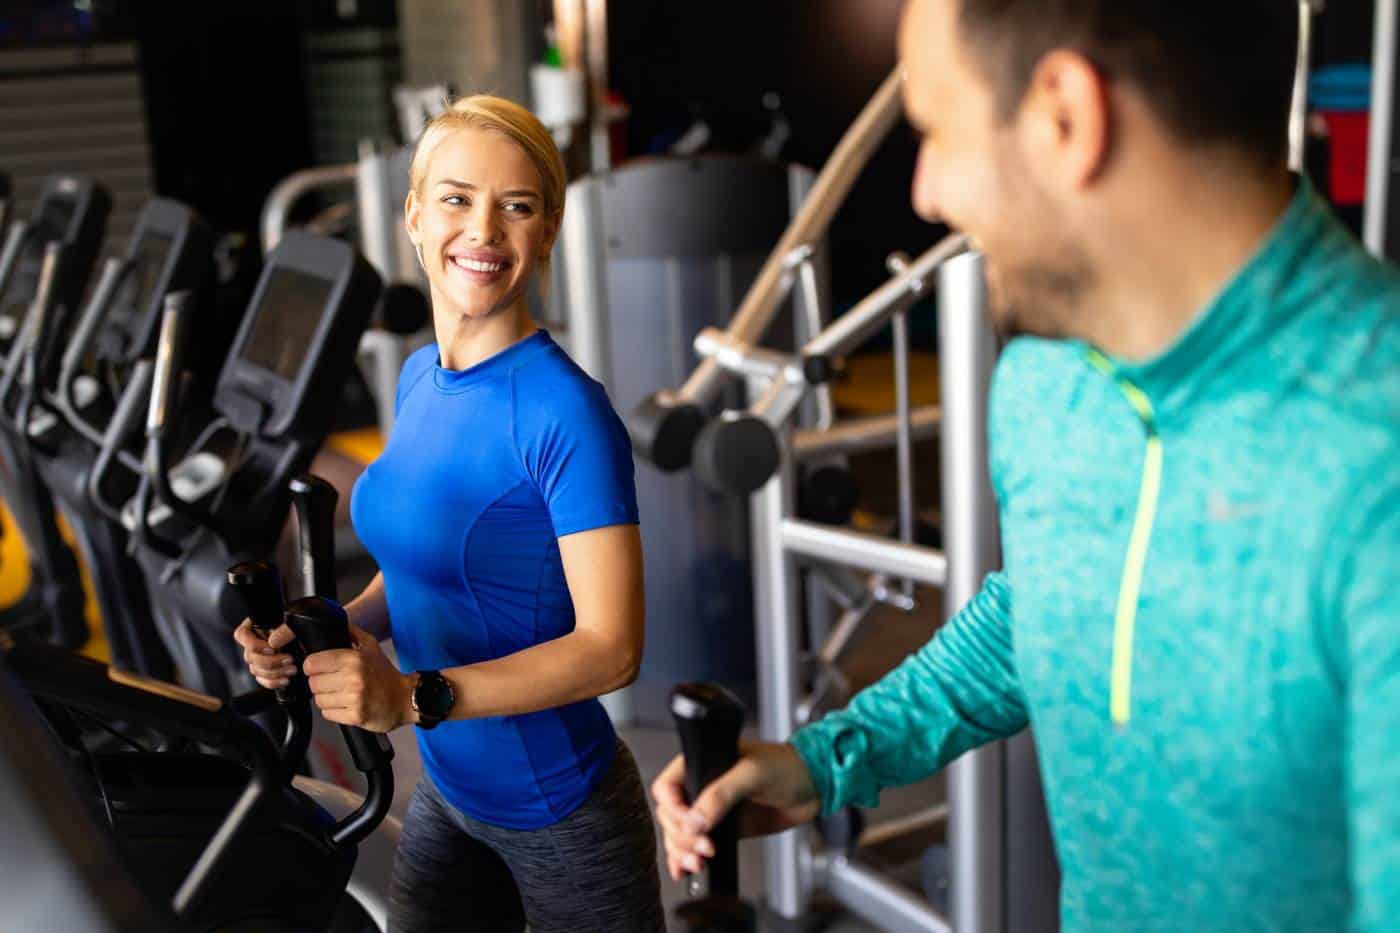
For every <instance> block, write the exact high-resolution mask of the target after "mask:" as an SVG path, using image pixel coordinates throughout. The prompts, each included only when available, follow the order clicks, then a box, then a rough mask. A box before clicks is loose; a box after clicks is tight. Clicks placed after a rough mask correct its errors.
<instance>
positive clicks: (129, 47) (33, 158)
mask: <svg viewBox="0 0 1400 933" xmlns="http://www.w3.org/2000/svg"><path fill="white" fill-rule="evenodd" d="M0 126H3V127H4V131H3V132H0V171H5V172H8V173H9V174H10V176H11V178H12V180H13V182H14V189H15V206H16V210H17V212H18V213H17V216H26V215H28V214H29V212H30V211H32V210H33V208H34V203H35V201H36V200H37V199H38V196H39V188H40V186H41V185H42V184H43V180H44V178H45V177H47V176H49V175H52V174H54V173H56V172H72V173H76V174H81V175H87V176H90V177H92V178H94V179H96V180H97V181H100V182H101V183H102V184H104V185H106V186H107V187H108V188H109V189H110V190H111V192H112V199H113V205H112V214H111V218H110V220H109V221H108V224H107V241H106V242H107V244H113V243H123V242H125V241H126V239H127V237H128V236H129V235H130V233H131V231H132V229H133V228H134V227H135V224H136V216H137V214H138V213H140V211H141V208H142V207H143V206H144V205H145V203H146V201H147V200H149V199H150V197H151V195H152V193H153V192H152V180H151V148H150V142H149V137H148V135H147V126H146V110H145V102H144V100H143V97H142V93H141V74H140V62H139V59H138V58H137V50H136V46H135V45H133V44H131V43H103V44H98V45H94V46H91V47H88V48H62V49H22V50H0ZM103 251H104V253H105V252H111V247H110V246H104V247H103Z"/></svg>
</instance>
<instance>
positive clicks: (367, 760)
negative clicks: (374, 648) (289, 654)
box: [286, 596, 394, 772]
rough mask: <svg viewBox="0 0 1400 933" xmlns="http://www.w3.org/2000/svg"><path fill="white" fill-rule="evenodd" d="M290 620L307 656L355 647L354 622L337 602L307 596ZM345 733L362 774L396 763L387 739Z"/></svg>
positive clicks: (352, 730)
mask: <svg viewBox="0 0 1400 933" xmlns="http://www.w3.org/2000/svg"><path fill="white" fill-rule="evenodd" d="M286 619H287V624H288V625H289V626H291V629H292V632H293V633H294V634H295V635H296V637H297V641H299V642H301V645H302V647H303V648H305V649H306V653H307V654H315V653H316V652H318V651H334V650H336V649H339V648H349V647H351V645H352V644H353V642H352V641H351V638H350V619H349V617H348V616H346V614H345V610H344V609H343V608H342V607H341V605H340V604H339V603H337V602H336V601H335V600H332V599H327V598H326V597H324V596H303V597H302V598H301V599H296V600H293V601H292V602H291V603H290V604H289V605H288V606H287V614H286ZM341 732H342V733H343V734H344V736H345V744H346V745H348V746H350V757H351V758H353V759H354V761H355V767H356V768H358V769H359V770H360V771H362V772H369V771H374V770H377V769H379V768H382V767H385V766H386V765H387V764H388V763H389V762H390V761H392V760H393V757H394V752H393V749H392V748H390V746H389V742H388V740H387V739H386V738H384V736H382V735H380V734H378V733H375V732H368V731H366V730H364V729H359V728H356V727H354V726H342V727H341Z"/></svg>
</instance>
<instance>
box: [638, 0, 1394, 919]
mask: <svg viewBox="0 0 1400 933" xmlns="http://www.w3.org/2000/svg"><path fill="white" fill-rule="evenodd" d="M1294 15H1295V12H1294V8H1293V5H1292V4H1291V3H1285V2H1282V0H1224V2H1221V0H1210V2H1204V0H1177V2H1174V3H1164V2H1160V0H1063V2H1059V3H1054V4H1047V3H1044V2H1043V0H1039V2H1036V0H912V2H911V3H910V6H909V9H908V11H907V13H906V17H905V21H904V23H903V26H902V29H901V51H902V59H903V61H904V63H905V66H906V68H907V73H906V88H905V100H906V109H907V111H908V114H909V116H910V119H911V122H913V124H914V125H915V127H916V128H917V129H919V130H920V131H921V132H922V134H923V142H922V147H921V150H920V155H919V162H918V168H917V172H916V177H915V181H914V192H913V197H914V203H915V207H916V208H917V209H918V210H919V212H920V214H921V215H922V216H924V217H926V218H928V219H930V220H932V219H935V218H937V219H944V220H946V221H947V222H948V223H949V224H950V225H952V226H955V227H958V228H960V229H962V230H964V231H966V232H968V233H969V234H971V235H972V236H973V237H975V238H976V240H977V241H978V243H979V246H980V248H981V249H982V250H983V252H984V253H985V255H986V259H987V269H988V281H989V286H990V288H991V294H992V303H993V305H994V309H993V314H994V316H995V320H996V323H997V325H998V326H999V328H1000V329H1001V330H1002V331H1003V332H1005V333H1007V335H1008V336H1014V337H1016V338H1017V339H1013V340H1011V342H1010V343H1009V345H1008V346H1007V347H1006V349H1005V351H1004V353H1003V355H1002V359H1001V360H1000V362H999V364H998V368H997V372H996V375H995V379H994V384H993V390H992V399H991V406H990V411H991V414H990V425H989V436H990V443H991V464H992V474H993V475H992V482H993V487H994V489H995V491H996V494H997V499H998V503H999V508H1000V520H1001V533H1002V543H1003V559H1004V570H1003V571H1002V572H1000V573H997V574H994V575H992V576H991V577H989V578H988V579H987V581H986V584H985V586H984V587H983V589H982V591H981V592H980V593H979V594H978V595H977V596H976V597H974V598H973V599H972V600H971V601H970V602H969V603H968V605H967V606H965V607H964V608H963V609H962V610H961V611H960V612H958V613H957V614H956V615H955V616H954V617H953V618H952V619H951V620H950V621H949V622H948V624H947V625H946V626H945V627H944V628H943V629H942V630H941V631H940V632H939V634H938V635H937V636H936V637H935V638H934V639H933V641H931V642H930V643H929V644H928V645H927V646H926V647H924V648H923V649H922V650H920V651H919V652H918V653H917V654H916V655H914V656H912V657H911V658H909V659H908V660H906V661H905V662H904V663H903V664H902V665H901V666H900V667H898V668H897V669H896V670H894V671H893V672H891V673H890V674H889V675H888V676H886V677H885V678H884V679H883V680H881V681H880V682H879V683H877V684H875V685H874V686H872V687H871V688H869V689H868V690H866V691H864V692H862V693H861V694H859V695H858V696H857V697H856V698H855V699H854V700H853V701H852V702H851V704H850V705H849V707H847V708H846V709H845V710H843V711H840V712H837V713H833V714H831V715H829V716H827V717H826V718H824V719H822V720H821V721H819V722H817V723H815V724H814V725H811V726H808V727H807V728H805V729H803V730H801V731H800V732H798V733H797V734H795V735H794V736H793V737H792V739H791V741H790V742H789V743H784V744H779V745H775V744H761V743H760V744H753V745H749V746H746V748H745V754H744V757H743V758H742V760H741V761H740V763H739V764H738V765H737V766H735V768H734V769H732V770H731V771H730V772H729V773H728V774H727V775H725V776H724V777H723V778H721V779H720V780H718V781H717V782H715V783H714V784H713V785H711V787H710V788H709V789H708V790H707V791H706V792H705V793H704V794H702V795H701V797H700V798H699V799H698V800H697V801H695V804H694V806H692V807H687V806H686V805H685V803H684V802H683V799H682V792H681V787H680V785H681V767H680V763H679V761H677V762H673V763H672V764H671V766H669V767H668V769H667V770H666V771H665V772H664V773H663V774H662V775H661V777H659V778H658V779H657V781H656V783H655V785H654V786H653V792H654V794H655V795H656V798H657V813H658V817H659V822H660V823H661V825H662V827H663V831H664V833H665V836H666V847H667V856H668V862H669V866H670V869H671V873H672V875H673V876H678V875H679V873H680V872H681V871H683V870H695V869H697V868H698V867H699V861H700V859H701V858H703V857H705V856H708V855H711V854H712V852H713V848H712V844H711V842H710V840H709V839H708V837H706V836H705V835H704V833H705V831H706V830H707V829H708V828H709V827H710V826H713V825H714V824H715V821H716V820H718V819H719V818H720V817H721V816H722V815H723V814H724V813H725V812H727V811H728V809H729V808H730V807H731V806H733V805H734V803H735V802H736V801H739V800H747V803H746V810H745V823H746V827H747V830H748V831H750V832H764V831H772V830H775V829H779V828H783V827H786V826H791V825H794V824H795V823H797V822H799V821H801V820H805V819H810V818H811V817H812V816H814V815H815V814H816V812H817V811H818V809H820V810H821V811H822V812H827V813H829V812H831V811H832V810H835V809H837V808H839V807H842V806H844V805H847V804H853V803H854V804H861V805H872V804H873V803H874V802H875V800H876V797H877V795H878V793H879V791H880V789H881V788H883V787H888V786H892V785H898V784H905V783H909V782H911V781H914V780H918V779H920V778H923V777H925V776H926V775H928V774H930V773H931V772H933V771H935V770H937V769H938V768H941V767H943V766H945V765H946V764H948V763H949V762H950V761H952V760H953V759H954V758H956V757H957V756H958V755H960V754H961V753H963V752H965V751H967V750H968V749H971V748H974V747H976V746H978V745H981V744H983V743H986V742H991V741H994V740H996V739H1000V738H1004V737H1006V736H1009V735H1012V734H1013V733H1015V732H1017V731H1019V730H1021V729H1023V728H1025V727H1026V726H1027V725H1030V726H1032V727H1033V729H1034V734H1035V737H1036V743H1037V748H1038V752H1039V758H1040V763H1041V767H1042V771H1043V777H1044V787H1045V791H1046V797H1047V801H1048V804H1049V809H1050V816H1051V823H1052V828H1053V830H1054V834H1055V840H1056V846H1057V850H1058V854H1059V858H1060V861H1061V866H1062V869H1063V885H1062V890H1061V914H1062V920H1063V925H1064V928H1065V929H1067V930H1072V931H1079V930H1112V931H1124V930H1197V931H1199V930H1229V931H1245V930H1289V931H1292V930H1299V931H1302V930H1307V931H1313V930H1334V929H1335V930H1341V929H1355V930H1363V931H1380V930H1396V929H1400V275H1397V273H1396V272H1395V271H1394V270H1393V269H1392V268H1390V267H1387V266H1384V265H1382V264H1380V263H1378V262H1376V261H1374V260H1373V259H1371V258H1370V257H1369V256H1368V255H1367V254H1366V253H1365V252H1364V251H1363V250H1362V248H1361V247H1360V245H1359V244H1358V243H1357V242H1356V241H1355V240H1354V239H1353V238H1352V236H1351V235H1350V233H1348V232H1347V231H1346V230H1345V229H1344V228H1343V227H1342V226H1341V225H1339V223H1338V222H1337V220H1336V219H1335V218H1334V217H1333V215H1332V213H1331V212H1330V210H1329V209H1328V207H1327V206H1326V204H1325V203H1324V202H1323V201H1322V200H1321V199H1320V198H1319V196H1318V195H1317V194H1316V193H1315V192H1314V191H1313V190H1312V188H1311V187H1310V186H1309V185H1308V183H1307V182H1306V181H1303V180H1301V179H1298V178H1296V177H1294V176H1292V175H1290V174H1289V173H1288V172H1287V171H1286V169H1285V145H1286V144H1285V134H1284V127H1285V125H1286V120H1285V111H1286V108H1287V101H1288V91H1289V82H1290V75H1291V72H1292V58H1293V54H1292V49H1293V45H1294V42H1295V38H1296V31H1295V29H1296V26H1294V24H1293V22H1292V18H1293V17H1294ZM1012 844H1014V840H1013V841H1012ZM1012 896H1014V892H1012Z"/></svg>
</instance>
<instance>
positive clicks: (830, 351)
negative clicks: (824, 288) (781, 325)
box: [802, 233, 970, 357]
mask: <svg viewBox="0 0 1400 933" xmlns="http://www.w3.org/2000/svg"><path fill="white" fill-rule="evenodd" d="M968 244H969V241H968V238H967V236H966V235H965V234H961V233H953V234H950V235H948V236H946V237H944V238H943V239H942V240H939V241H938V243H936V244H934V245H933V246H932V247H930V248H929V249H928V250H927V251H926V252H924V254H923V255H922V256H920V257H919V258H918V259H916V260H914V261H913V262H911V263H909V265H907V266H906V267H905V268H904V270H903V271H902V272H900V273H899V274H898V275H896V276H894V277H893V278H891V279H890V280H889V281H888V282H886V283H885V284H884V285H881V286H880V287H879V288H877V289H875V291H873V292H871V293H870V294H869V295H867V296H865V297H864V298H863V299H861V301H860V303H859V304H857V305H856V306H855V307H854V308H852V309H851V310H849V311H847V312H846V313H845V314H843V315H841V317H839V318H837V319H836V322H835V323H834V324H832V325H831V326H830V327H828V328H827V329H826V330H824V331H822V332H821V333H820V334H818V335H817V336H816V337H813V338H812V339H811V340H810V341H808V342H807V345H806V346H805V347H803V348H802V355H803V356H804V357H813V356H845V355H846V354H847V353H849V352H850V351H852V350H854V349H855V348H856V347H858V346H860V345H861V344H862V343H864V342H865V341H866V340H867V339H869V338H870V337H871V335H873V334H874V333H875V332H876V331H878V330H879V329H880V328H882V327H884V326H885V325H886V324H887V323H889V320H890V318H892V317H894V314H895V312H896V311H897V310H898V308H899V304H900V302H901V300H903V299H905V298H913V297H918V296H919V295H921V294H923V292H924V291H925V290H927V289H928V288H930V287H932V285H933V274H934V273H935V272H936V271H938V268H939V266H941V265H943V264H944V263H945V262H947V261H948V260H950V259H956V258H957V257H958V256H961V255H963V254H964V253H966V252H967V251H968V250H969V249H970V247H969V245H968Z"/></svg>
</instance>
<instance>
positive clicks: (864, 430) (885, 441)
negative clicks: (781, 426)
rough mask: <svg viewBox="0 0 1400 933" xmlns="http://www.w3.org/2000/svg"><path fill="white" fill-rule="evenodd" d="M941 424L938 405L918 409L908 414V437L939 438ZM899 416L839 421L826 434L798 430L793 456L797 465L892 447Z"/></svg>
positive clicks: (914, 438)
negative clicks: (824, 458)
mask: <svg viewBox="0 0 1400 933" xmlns="http://www.w3.org/2000/svg"><path fill="white" fill-rule="evenodd" d="M942 422H943V409H942V408H941V407H939V406H938V405H920V406H918V407H916V408H913V409H911V410H910V415H909V436H910V438H911V439H912V440H916V441H922V440H927V439H928V438H931V437H937V436H938V428H939V425H941V424H942ZM898 426H899V416H898V415H872V416H870V417H866V418H853V419H851V420H849V421H842V422H840V423H838V424H836V425H833V426H832V427H831V428H829V429H828V430H825V431H818V430H799V431H794V432H793V435H792V453H793V456H794V457H796V458H797V460H798V462H805V461H807V460H817V459H820V458H822V457H829V456H832V455H834V454H856V453H862V452H864V451H868V450H884V449H887V448H889V447H891V446H893V445H894V444H895V436H896V434H897V432H898Z"/></svg>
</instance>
